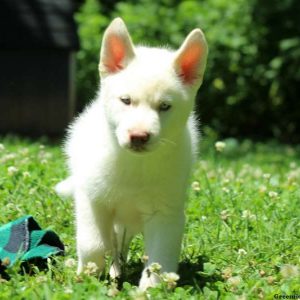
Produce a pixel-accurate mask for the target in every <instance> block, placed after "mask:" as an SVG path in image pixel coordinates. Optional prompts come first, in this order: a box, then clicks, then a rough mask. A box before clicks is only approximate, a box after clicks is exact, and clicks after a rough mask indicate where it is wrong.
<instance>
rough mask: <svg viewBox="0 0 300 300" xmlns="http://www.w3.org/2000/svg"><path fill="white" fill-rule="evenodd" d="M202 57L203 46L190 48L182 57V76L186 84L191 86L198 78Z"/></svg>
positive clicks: (180, 64) (180, 63)
mask: <svg viewBox="0 0 300 300" xmlns="http://www.w3.org/2000/svg"><path fill="white" fill-rule="evenodd" d="M201 57H202V48H201V46H199V45H197V44H195V45H192V46H190V48H188V49H187V50H186V51H185V52H184V53H183V54H182V56H181V57H180V62H179V66H180V76H181V77H182V78H183V81H184V82H185V83H188V84H191V83H193V82H194V80H195V79H196V78H197V77H198V73H197V72H198V67H199V63H200V60H201Z"/></svg>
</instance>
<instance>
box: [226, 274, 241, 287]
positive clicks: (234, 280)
mask: <svg viewBox="0 0 300 300" xmlns="http://www.w3.org/2000/svg"><path fill="white" fill-rule="evenodd" d="M241 282H242V278H241V277H240V276H232V277H229V278H228V280H227V283H228V284H230V285H231V286H233V287H237V286H239V285H240V283H241Z"/></svg>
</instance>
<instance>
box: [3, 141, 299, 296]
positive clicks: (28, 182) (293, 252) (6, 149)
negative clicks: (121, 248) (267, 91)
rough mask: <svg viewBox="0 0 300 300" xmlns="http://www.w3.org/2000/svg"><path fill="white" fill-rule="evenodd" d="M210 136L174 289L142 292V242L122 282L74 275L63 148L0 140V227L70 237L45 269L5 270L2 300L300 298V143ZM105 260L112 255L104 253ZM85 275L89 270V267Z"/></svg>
mask: <svg viewBox="0 0 300 300" xmlns="http://www.w3.org/2000/svg"><path fill="white" fill-rule="evenodd" d="M225 143H226V147H225V148H224V149H223V148H222V146H223V145H222V144H221V145H220V144H219V145H218V146H219V148H218V149H219V150H222V151H217V149H216V148H215V141H213V140H212V139H204V141H203V143H202V144H203V146H202V150H201V155H200V157H199V160H198V161H197V163H196V165H195V171H194V173H193V178H192V180H191V187H190V190H189V202H188V204H187V209H186V215H187V224H186V231H185V236H184V241H183V247H182V249H183V251H182V255H181V263H180V269H179V276H180V279H179V281H178V282H177V287H176V288H175V289H170V288H169V287H168V284H167V283H163V284H162V285H161V286H160V287H158V288H155V289H150V290H149V291H147V293H145V294H143V293H141V292H139V291H138V290H137V289H136V287H135V284H136V282H137V278H138V277H137V275H138V272H139V271H140V269H141V261H142V259H143V254H144V253H143V246H142V244H143V241H142V237H141V236H138V237H136V238H135V239H134V241H133V243H132V245H131V251H130V255H129V263H128V266H127V268H126V273H125V276H124V278H123V282H120V283H119V287H118V286H117V285H116V284H115V283H113V282H110V281H109V278H108V276H107V273H105V274H103V276H102V277H103V278H102V280H101V281H99V280H98V279H97V278H96V277H94V276H93V274H83V275H81V276H77V275H76V273H75V270H76V266H75V261H74V259H76V253H75V239H74V213H73V204H72V202H71V201H68V200H61V199H60V198H59V197H57V196H56V194H55V193H54V191H53V186H54V185H55V184H56V183H57V182H58V181H59V180H61V179H62V178H63V177H64V176H65V175H66V168H65V164H64V157H63V154H62V151H61V149H60V146H59V144H55V143H50V142H48V141H47V139H40V140H37V141H31V140H25V139H20V138H16V137H9V136H8V137H4V138H3V137H2V138H0V203H1V214H0V225H2V224H5V223H7V222H9V221H11V220H14V219H16V218H18V217H20V216H23V215H27V214H30V215H33V216H34V218H35V219H36V220H37V221H38V222H39V224H40V225H41V226H42V227H43V228H49V229H52V230H54V231H55V232H56V233H57V234H58V235H59V236H60V238H61V240H62V241H63V242H64V244H65V246H66V253H65V256H64V257H56V258H54V259H53V260H48V270H47V271H45V270H38V269H37V268H33V269H32V270H31V274H25V275H24V274H22V273H20V272H19V270H20V266H19V265H16V266H14V267H13V268H10V269H8V270H7V273H8V275H9V276H10V280H5V279H3V278H2V279H1V278H0V299H13V300H15V299H16V300H17V299H31V300H34V299H72V300H73V299H110V298H111V297H115V298H116V299H136V300H137V299H139V300H142V299H155V300H156V299H218V298H219V299H280V298H279V297H280V295H296V294H298V295H299V294H300V254H299V253H300V239H299V238H300V222H299V217H300V189H299V187H300V148H299V147H296V146H286V145H279V144H277V143H274V142H269V143H253V142H251V141H249V140H244V141H240V142H239V141H237V140H235V139H227V140H225ZM108 261H109V258H108ZM86 273H93V272H92V270H90V272H89V270H87V272H86Z"/></svg>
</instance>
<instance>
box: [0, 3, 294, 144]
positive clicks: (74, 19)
mask: <svg viewBox="0 0 300 300" xmlns="http://www.w3.org/2000/svg"><path fill="white" fill-rule="evenodd" d="M20 3H22V5H23V4H24V5H25V6H26V5H27V6H26V7H27V8H26V9H27V10H25V11H26V13H27V15H26V16H27V19H26V22H27V25H28V24H29V26H27V27H26V28H27V30H25V29H26V28H25V27H22V26H21V27H20V26H19V27H18V26H17V25H16V24H17V21H20V20H21V21H22V18H21V17H20V14H21V15H22V9H21V11H20V7H21V8H22V7H23V6H22V5H20ZM37 4H38V5H39V11H37V10H36V9H34V10H32V11H30V14H31V15H28V7H29V8H30V7H34V6H35V5H37ZM17 8H19V10H17ZM0 10H1V12H2V13H0V15H1V18H0V28H1V29H0V33H1V34H0V54H1V60H0V62H1V65H0V72H1V77H0V80H1V82H0V104H1V106H2V115H1V111H0V119H2V123H3V124H4V125H5V124H7V126H6V127H5V126H4V125H3V124H2V123H1V120H0V125H1V124H2V125H3V126H4V127H3V128H5V130H4V131H5V132H9V131H18V128H17V127H18V126H19V127H20V124H22V128H23V129H26V128H27V130H23V132H25V133H27V134H30V133H31V132H34V130H35V128H36V127H37V126H41V124H44V123H45V124H46V125H45V124H44V125H45V127H44V128H41V130H40V133H46V134H48V133H51V132H50V131H49V130H47V126H48V125H49V124H51V123H55V124H57V128H56V129H55V128H54V129H53V132H55V131H56V132H59V131H60V132H61V133H62V131H63V130H62V128H63V127H65V126H66V124H67V123H68V122H69V119H70V115H73V114H74V105H75V102H74V101H73V100H74V99H75V98H74V92H73V91H72V89H74V91H75V92H76V100H77V101H76V106H75V111H76V112H77V113H78V112H79V111H81V110H82V109H83V107H84V106H85V105H86V103H88V102H89V101H91V99H93V97H94V96H95V93H96V91H97V89H98V86H99V74H98V61H99V51H100V44H101V39H102V35H103V32H104V30H105V28H106V26H107V25H108V24H109V23H110V21H111V20H112V19H113V18H114V17H116V16H120V17H122V18H123V19H124V21H125V22H126V24H127V26H128V29H129V31H130V33H131V35H132V38H133V41H134V42H135V43H143V44H146V45H151V46H162V45H166V44H167V45H169V46H171V47H174V48H177V47H178V46H179V45H180V44H181V42H182V41H183V39H184V38H185V36H186V35H187V34H188V33H189V32H190V31H191V30H192V29H194V28H195V27H200V28H201V29H202V30H203V31H204V32H205V34H206V37H207V41H208V44H209V50H210V52H209V59H208V65H207V71H206V74H205V78H204V83H203V86H202V87H201V89H200V91H199V94H198V97H197V113H198V114H199V116H200V119H201V123H202V125H201V126H202V131H203V132H204V134H212V133H217V135H218V137H220V138H222V137H228V136H230V137H237V138H253V139H257V140H266V139H277V140H279V141H281V142H285V143H299V142H300V102H299V98H300V97H299V96H300V23H299V18H300V1H298V0H280V1H279V0H272V1H271V0H264V1H259V0H235V1H227V0H200V1H178V0H157V1H153V0H138V1H133V0H132V1H117V0H114V1H109V0H106V1H103V0H102V1H101V0H76V1H75V0H74V1H72V0H61V1H59V0H52V1H50V0H23V1H17V0H2V1H1V2H0ZM7 10H8V11H9V14H7V12H6V11H7ZM23 11H24V9H23ZM20 12H21V13H20ZM36 15H38V16H40V15H42V16H43V18H42V19H41V18H36ZM39 22H40V23H39ZM39 24H43V26H38V25H39ZM15 31H17V32H18V34H15V33H13V32H15ZM76 31H77V32H78V37H79V43H78V40H77V36H76ZM78 45H80V47H79V48H78ZM20 49H23V50H22V51H23V52H22V54H21V52H20V53H19V52H18V51H20ZM24 49H25V50H24ZM24 51H25V52H24ZM26 51H27V52H26ZM18 53H19V54H18ZM75 53H76V56H75V55H74V54H75ZM5 55H6V56H5ZM13 55H16V56H17V57H18V59H16V58H13ZM22 55H23V56H22ZM24 55H25V56H24ZM49 55H50V56H51V61H50V59H47V57H50V56H49ZM6 57H8V58H9V59H11V61H12V62H13V63H11V62H9V61H8V60H7V58H6ZM22 57H24V59H23V58H22ZM26 57H27V58H28V59H29V58H30V59H31V60H32V61H29V60H27V58H26ZM34 57H36V58H39V57H40V60H37V59H35V58H34ZM21 58H22V59H21ZM73 58H74V61H73V60H72V59H73ZM43 60H48V62H46V63H43ZM22 61H24V63H22ZM25 61H26V63H25ZM31 64H35V67H33V68H30V65H31ZM12 65H14V68H15V69H16V70H15V71H14V70H12V67H11V66H12ZM75 65H76V71H74V70H75ZM4 67H5V68H6V69H5V68H4ZM18 68H19V69H20V68H22V70H23V71H22V72H21V74H22V78H19V79H18V80H19V81H18V80H17V77H18V73H19V72H18V71H17V70H18ZM29 69H32V72H31V73H30V72H29V71H28V72H29V73H28V74H29V75H28V74H27V70H29ZM34 70H37V72H35V71H34ZM43 72H44V74H45V76H44V75H43ZM73 73H74V74H73ZM7 74H10V75H9V76H10V77H12V76H13V77H14V74H15V79H16V80H14V79H13V78H12V79H8V78H7V77H8V76H7ZM26 78H27V79H28V80H27V83H26V84H25V83H24V82H25V81H26ZM51 78H52V79H53V80H52V79H51ZM54 79H55V80H54ZM8 80H9V82H8ZM53 82H57V83H56V84H55V86H54V85H53ZM74 83H75V85H74ZM37 85H38V86H39V87H38V88H37V87H36V86H37ZM10 86H13V89H12V88H10ZM24 87H26V88H24ZM1 89H2V91H3V90H5V97H6V98H5V97H4V98H3V92H1ZM31 90H35V92H34V93H33V94H34V96H29V94H30V91H31ZM24 91H25V92H24ZM1 93H2V94H1ZM22 93H23V94H22ZM11 95H13V96H11ZM15 95H17V96H18V99H17V98H16V97H15ZM14 97H15V98H14ZM34 98H36V99H34ZM63 99H68V100H66V102H64V100H63ZM14 101H15V102H14ZM20 103H21V104H20ZM27 103H30V107H31V108H30V109H28V105H27ZM14 105H19V106H18V107H19V108H18V109H19V111H18V110H15V109H11V107H13V106H14ZM21 106H23V107H24V111H26V113H23V110H21V108H20V107H21ZM4 110H5V111H4ZM64 110H65V111H64ZM6 111H7V112H9V114H10V115H11V116H12V117H11V118H10V119H12V118H14V119H15V120H17V119H19V120H21V119H22V118H23V120H22V123H20V124H17V125H16V127H15V128H14V127H13V126H11V125H9V124H8V122H6V121H5V120H4V116H7V113H6ZM15 111H18V113H17V114H16V113H15ZM47 113H48V114H47ZM22 114H23V115H22ZM43 114H45V117H41V115H43ZM24 118H27V119H24ZM39 118H40V119H41V120H42V121H43V122H44V121H45V120H47V122H46V121H45V122H44V123H43V122H41V120H40V119H39ZM30 119H31V122H29V121H30ZM33 120H35V121H34V122H33ZM26 124H30V126H31V127H30V126H29V125H28V126H27V125H26ZM47 124H48V125H47ZM2 125H1V126H2ZM44 125H43V126H44ZM1 126H0V127H1ZM34 126H35V127H34ZM50 127H51V126H50ZM0 129H1V128H0ZM15 129H16V130H15ZM1 132H3V130H1Z"/></svg>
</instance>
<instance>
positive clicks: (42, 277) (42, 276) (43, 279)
mask: <svg viewBox="0 0 300 300" xmlns="http://www.w3.org/2000/svg"><path fill="white" fill-rule="evenodd" d="M36 281H37V282H38V283H43V282H46V281H47V276H45V275H40V276H38V277H37V278H36Z"/></svg>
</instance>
